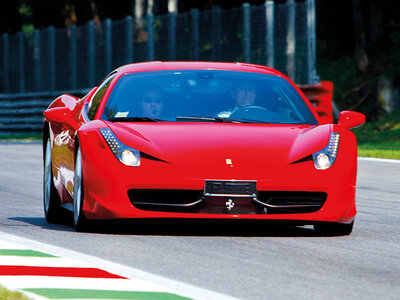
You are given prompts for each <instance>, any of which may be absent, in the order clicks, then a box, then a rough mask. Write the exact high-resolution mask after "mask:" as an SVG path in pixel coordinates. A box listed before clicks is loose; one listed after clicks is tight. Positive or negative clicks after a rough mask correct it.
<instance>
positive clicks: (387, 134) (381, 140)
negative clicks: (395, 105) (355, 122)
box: [354, 110, 400, 159]
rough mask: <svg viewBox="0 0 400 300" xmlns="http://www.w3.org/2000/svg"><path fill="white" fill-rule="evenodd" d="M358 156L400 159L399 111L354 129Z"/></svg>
mask: <svg viewBox="0 0 400 300" xmlns="http://www.w3.org/2000/svg"><path fill="white" fill-rule="evenodd" d="M354 133H355V134H356V136H357V141H358V155H359V156H370V157H379V158H393V159H400V110H398V111H396V112H393V113H392V114H387V115H385V116H384V117H382V118H381V120H379V121H377V122H372V123H371V122H366V124H364V125H363V126H362V127H360V128H357V129H354Z"/></svg>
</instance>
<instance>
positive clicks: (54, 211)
mask: <svg viewBox="0 0 400 300" xmlns="http://www.w3.org/2000/svg"><path fill="white" fill-rule="evenodd" d="M43 207H44V215H45V217H46V221H47V222H49V223H59V222H61V221H63V214H62V211H61V207H60V201H59V199H58V195H57V191H56V187H55V186H54V181H53V171H52V157H51V146H50V139H47V142H46V148H45V152H44V169H43Z"/></svg>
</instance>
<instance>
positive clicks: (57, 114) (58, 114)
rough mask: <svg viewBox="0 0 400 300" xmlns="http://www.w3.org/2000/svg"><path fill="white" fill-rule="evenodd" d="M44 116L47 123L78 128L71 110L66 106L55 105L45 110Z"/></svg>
mask: <svg viewBox="0 0 400 300" xmlns="http://www.w3.org/2000/svg"><path fill="white" fill-rule="evenodd" d="M43 115H44V118H45V120H46V121H48V122H49V123H61V124H64V125H66V126H67V127H70V128H71V129H74V130H76V129H77V128H79V124H78V122H77V121H76V120H75V118H74V116H73V114H72V111H71V110H70V109H69V108H68V107H55V108H50V109H47V110H45V112H44V114H43Z"/></svg>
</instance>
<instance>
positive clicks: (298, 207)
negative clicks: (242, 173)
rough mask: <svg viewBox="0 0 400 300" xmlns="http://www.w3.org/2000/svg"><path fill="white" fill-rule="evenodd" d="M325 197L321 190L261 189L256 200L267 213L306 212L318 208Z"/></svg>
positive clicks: (322, 203)
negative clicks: (289, 190)
mask: <svg viewBox="0 0 400 300" xmlns="http://www.w3.org/2000/svg"><path fill="white" fill-rule="evenodd" d="M326 198H327V194H326V193H323V192H286V191H261V192H258V195H257V202H258V203H260V204H261V205H263V206H264V207H265V208H266V210H267V213H268V214H270V213H273V214H274V213H275V214H284V213H286V214H287V213H308V212H315V211H317V210H319V209H320V208H321V207H322V206H323V205H324V203H325V200H326Z"/></svg>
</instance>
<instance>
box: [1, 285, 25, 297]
mask: <svg viewBox="0 0 400 300" xmlns="http://www.w3.org/2000/svg"><path fill="white" fill-rule="evenodd" d="M0 299H2V300H29V298H28V297H26V296H25V295H24V294H22V293H20V292H16V291H10V290H7V289H6V288H4V287H2V286H0Z"/></svg>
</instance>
